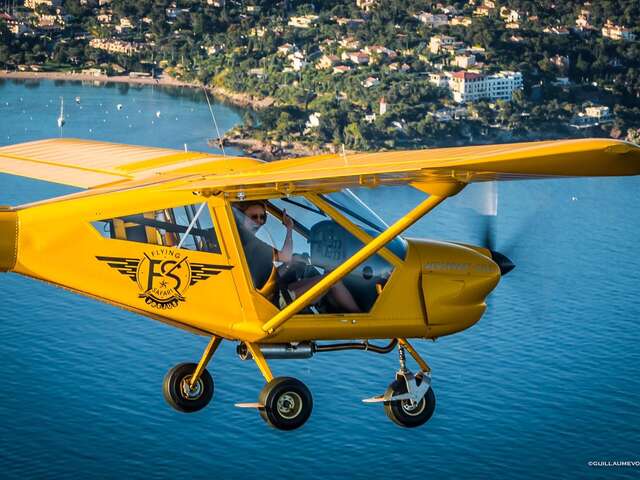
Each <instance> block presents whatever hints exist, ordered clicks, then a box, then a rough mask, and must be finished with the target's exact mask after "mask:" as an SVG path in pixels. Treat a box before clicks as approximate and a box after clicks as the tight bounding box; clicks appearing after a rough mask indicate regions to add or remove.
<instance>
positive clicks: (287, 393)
mask: <svg viewBox="0 0 640 480" xmlns="http://www.w3.org/2000/svg"><path fill="white" fill-rule="evenodd" d="M259 402H260V403H261V404H262V405H263V406H262V407H261V408H260V416H261V417H262V419H263V420H264V421H265V422H267V423H268V424H269V425H271V426H272V427H274V428H277V429H279V430H295V429H296V428H300V427H301V426H302V425H304V423H305V422H306V421H307V420H308V419H309V416H310V415H311V410H312V409H313V398H312V397H311V392H310V391H309V389H308V388H307V386H306V385H305V384H304V383H302V382H301V381H300V380H297V379H295V378H292V377H277V378H274V379H273V380H271V381H270V382H269V383H267V384H266V385H265V386H264V388H263V389H262V391H261V392H260V397H259Z"/></svg>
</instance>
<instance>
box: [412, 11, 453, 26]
mask: <svg viewBox="0 0 640 480" xmlns="http://www.w3.org/2000/svg"><path fill="white" fill-rule="evenodd" d="M414 17H415V18H417V19H418V20H420V21H421V22H422V23H424V24H426V25H429V26H430V27H442V26H444V25H448V24H449V17H448V16H447V15H444V14H441V13H435V14H434V13H429V12H422V13H420V14H418V15H414Z"/></svg>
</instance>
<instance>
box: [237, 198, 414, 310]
mask: <svg viewBox="0 0 640 480" xmlns="http://www.w3.org/2000/svg"><path fill="white" fill-rule="evenodd" d="M232 205H233V212H234V217H235V220H236V226H237V228H238V234H239V237H240V241H241V243H242V247H243V250H244V255H245V259H246V262H247V266H248V268H249V271H250V273H251V279H252V281H253V285H254V287H255V288H256V289H257V290H258V291H259V292H260V293H261V294H262V295H264V296H265V297H266V298H267V299H268V300H269V301H271V302H272V303H273V304H274V305H276V306H277V307H278V308H281V309H282V308H284V307H285V306H286V305H288V304H289V303H291V302H292V301H293V300H295V298H296V297H298V296H299V295H301V294H302V293H304V292H305V291H307V290H308V289H309V288H311V287H312V286H313V285H314V284H315V283H317V282H319V281H320V280H321V279H322V278H323V277H324V276H325V275H326V274H327V273H329V272H331V271H332V270H333V269H335V268H336V267H338V266H339V265H341V264H342V263H344V262H345V261H346V260H347V259H349V258H350V257H351V256H352V255H353V254H354V253H356V252H357V251H358V250H359V249H360V248H362V246H363V245H364V242H365V241H368V240H370V239H371V238H374V237H376V236H377V235H378V234H379V233H380V232H382V231H384V230H386V229H387V228H388V227H387V225H386V224H385V222H384V221H383V220H382V219H381V218H380V217H379V216H377V215H376V214H375V213H374V212H373V211H372V210H371V209H369V208H368V207H367V206H366V205H365V204H364V203H363V202H362V201H361V200H360V199H359V198H358V197H357V196H356V195H355V194H354V193H353V192H352V191H350V190H343V191H339V192H334V193H330V194H313V195H308V196H288V197H281V198H270V199H264V200H249V201H244V202H234V203H233V204H232ZM406 249H407V247H406V242H405V241H404V240H403V239H402V238H400V237H398V238H396V239H394V240H393V241H392V242H391V243H389V244H388V245H387V247H386V250H385V255H387V256H388V255H393V256H395V257H397V258H398V259H400V260H404V258H405V256H406ZM387 258H388V257H387ZM392 273H393V265H392V264H391V263H390V262H389V261H387V260H386V259H385V258H383V255H381V254H380V253H379V254H376V255H374V256H372V257H370V258H369V259H368V260H366V261H364V262H363V263H362V264H360V265H359V266H358V267H357V268H356V269H354V270H353V271H352V272H351V273H350V274H349V275H347V276H346V277H345V278H344V279H343V280H342V281H341V282H339V283H338V284H336V285H334V287H332V289H331V290H330V291H329V292H328V293H327V294H325V295H324V296H323V297H322V298H319V299H317V301H316V302H315V303H314V304H313V305H311V306H310V307H308V308H307V309H305V310H303V311H302V312H301V313H308V314H314V313H315V314H318V313H356V312H368V311H370V310H371V308H372V307H373V305H374V303H375V302H376V300H377V298H378V296H379V295H380V294H381V292H382V291H383V289H384V287H385V285H386V283H387V281H388V280H389V277H390V276H391V274H392Z"/></svg>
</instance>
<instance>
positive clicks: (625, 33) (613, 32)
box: [602, 20, 636, 42]
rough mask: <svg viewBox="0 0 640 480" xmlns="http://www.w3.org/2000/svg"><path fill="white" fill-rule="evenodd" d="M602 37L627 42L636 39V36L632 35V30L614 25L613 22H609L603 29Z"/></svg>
mask: <svg viewBox="0 0 640 480" xmlns="http://www.w3.org/2000/svg"><path fill="white" fill-rule="evenodd" d="M602 36H603V37H607V38H610V39H612V40H626V41H629V42H632V41H634V40H635V39H636V35H635V34H634V33H631V30H630V29H628V28H626V27H621V26H619V25H614V24H613V23H612V22H611V20H607V23H605V25H604V27H602Z"/></svg>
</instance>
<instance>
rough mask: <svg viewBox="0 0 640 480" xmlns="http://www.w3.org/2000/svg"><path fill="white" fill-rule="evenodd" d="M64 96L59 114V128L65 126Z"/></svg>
mask: <svg viewBox="0 0 640 480" xmlns="http://www.w3.org/2000/svg"><path fill="white" fill-rule="evenodd" d="M64 123H65V121H64V98H62V97H60V115H59V116H58V128H62V127H63V126H64Z"/></svg>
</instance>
